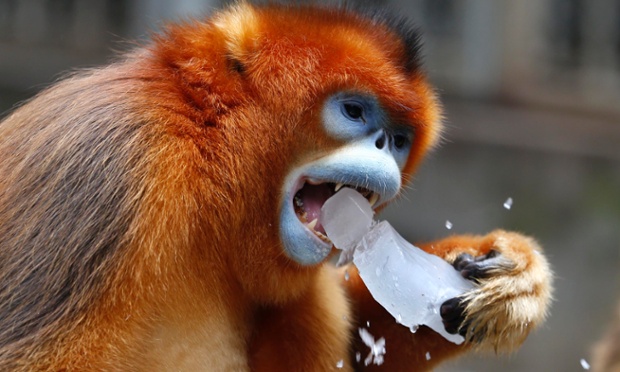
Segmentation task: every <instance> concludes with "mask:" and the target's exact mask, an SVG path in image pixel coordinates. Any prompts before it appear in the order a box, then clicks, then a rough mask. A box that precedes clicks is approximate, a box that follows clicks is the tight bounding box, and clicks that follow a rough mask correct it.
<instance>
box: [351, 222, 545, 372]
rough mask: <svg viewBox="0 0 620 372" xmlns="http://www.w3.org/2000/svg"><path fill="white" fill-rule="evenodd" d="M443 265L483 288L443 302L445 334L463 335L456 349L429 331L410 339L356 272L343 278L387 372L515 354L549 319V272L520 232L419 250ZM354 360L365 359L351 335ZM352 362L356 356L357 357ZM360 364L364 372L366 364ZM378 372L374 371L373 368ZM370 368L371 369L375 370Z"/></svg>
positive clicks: (463, 238) (458, 240)
mask: <svg viewBox="0 0 620 372" xmlns="http://www.w3.org/2000/svg"><path fill="white" fill-rule="evenodd" d="M419 246H420V247H421V248H422V249H423V250H425V251H427V252H429V253H432V254H435V255H437V256H439V257H442V258H444V259H445V260H447V261H448V262H450V263H452V264H453V265H454V266H455V268H456V269H457V270H459V271H461V274H462V275H463V276H465V277H466V278H469V279H471V280H474V281H476V282H478V283H479V285H478V286H477V287H476V288H475V289H473V290H472V291H470V292H468V293H466V294H465V295H463V296H462V297H460V298H456V299H451V300H448V301H446V302H445V303H444V304H443V305H442V307H441V315H442V318H443V320H444V324H445V325H446V329H447V330H448V331H451V332H459V333H461V334H462V335H464V336H465V338H466V342H465V343H463V344H462V345H456V344H453V343H451V342H449V341H447V340H445V339H444V338H443V337H442V336H440V335H439V334H437V333H435V332H434V331H432V330H431V329H429V328H427V327H420V329H419V330H418V331H417V332H415V333H411V332H410V331H409V329H408V328H406V327H404V326H402V325H400V324H398V323H396V321H395V319H394V318H393V317H392V316H391V315H390V314H389V313H388V312H387V311H386V310H385V309H383V307H381V305H379V304H378V303H377V302H376V301H375V300H374V299H373V298H372V296H371V295H370V293H369V292H368V290H367V289H366V287H365V285H364V283H363V282H362V280H361V278H360V277H359V274H358V271H357V269H356V268H355V267H354V266H353V265H351V266H350V267H348V268H347V269H346V270H347V272H348V277H349V279H348V280H345V279H343V283H344V285H345V287H346V288H347V289H348V293H349V296H350V298H351V301H352V312H353V314H354V317H355V322H356V324H355V325H356V327H355V328H354V329H355V330H356V332H357V328H359V327H365V326H366V322H367V321H368V322H370V328H369V331H370V333H371V334H373V336H374V337H375V338H380V337H384V338H385V340H386V350H387V352H386V354H385V362H384V364H383V365H382V366H381V367H382V368H386V370H390V371H418V370H427V369H430V368H433V367H434V366H435V365H436V364H438V363H440V362H441V361H442V360H445V359H447V358H450V357H453V356H456V355H457V354H460V353H463V352H465V351H467V350H470V349H472V348H476V349H493V350H495V351H510V350H513V349H515V348H517V347H518V346H519V345H521V343H522V342H523V341H524V340H525V338H526V337H527V335H528V334H529V332H530V331H531V330H532V329H534V328H536V326H537V325H539V324H540V323H541V322H542V321H543V320H544V318H545V316H546V313H547V309H548V306H549V303H550V300H551V278H552V274H551V270H550V269H549V265H548V263H547V261H546V259H545V258H544V256H543V255H542V253H541V251H540V248H539V247H538V245H537V244H536V243H535V242H534V241H533V240H532V239H530V238H527V237H524V236H522V235H519V234H516V233H510V232H505V231H500V230H498V231H494V232H492V233H490V234H488V235H486V236H454V237H450V238H446V239H444V240H440V241H437V242H433V243H427V244H422V245H419ZM354 339H355V340H356V341H355V347H354V350H353V353H354V355H355V353H356V352H361V353H362V356H364V355H365V353H367V352H368V347H366V346H365V345H364V344H363V342H362V341H361V340H360V337H359V336H357V335H355V336H354ZM353 360H355V357H353ZM363 362H364V361H363V357H362V361H361V362H360V363H358V366H359V368H360V369H363V366H364V363H363ZM374 367H376V366H374ZM374 367H373V366H372V365H369V366H367V367H366V368H367V369H368V370H372V369H373V368H374Z"/></svg>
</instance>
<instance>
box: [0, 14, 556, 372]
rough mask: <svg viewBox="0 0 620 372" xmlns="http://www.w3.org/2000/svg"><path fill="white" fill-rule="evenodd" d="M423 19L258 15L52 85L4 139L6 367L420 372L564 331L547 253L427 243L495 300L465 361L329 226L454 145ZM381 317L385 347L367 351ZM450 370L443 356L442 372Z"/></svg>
mask: <svg viewBox="0 0 620 372" xmlns="http://www.w3.org/2000/svg"><path fill="white" fill-rule="evenodd" d="M418 49H419V47H418V37H417V34H416V33H415V32H413V31H412V29H411V28H410V26H408V24H407V23H406V22H400V21H394V20H393V19H391V18H390V17H387V16H384V15H377V14H375V15H367V14H363V13H358V12H354V11H351V10H347V9H344V8H334V7H309V6H308V7H307V6H282V5H263V6H257V5H250V4H246V3H240V4H237V5H235V6H232V7H230V8H228V9H224V10H222V11H220V12H218V13H216V14H215V15H213V16H212V17H210V18H209V19H206V20H204V21H200V22H198V21H196V22H190V23H187V24H184V25H178V26H172V27H170V28H168V29H167V30H166V31H165V32H163V33H162V34H161V35H159V36H157V37H155V38H154V40H153V41H152V42H151V43H149V44H147V45H145V46H144V47H142V48H139V49H137V50H135V51H133V52H131V53H128V54H126V55H125V56H123V58H122V59H120V60H119V61H117V62H116V63H113V64H111V65H109V66H106V67H102V68H98V69H92V70H89V71H83V72H80V73H77V74H75V75H73V76H71V77H68V78H66V79H64V80H62V81H60V82H59V83H57V84H55V85H54V86H52V87H50V88H49V89H46V90H45V91H43V92H42V93H40V94H39V95H38V96H37V97H35V98H34V99H32V100H30V101H29V102H27V103H25V104H24V105H22V106H21V107H20V108H18V109H17V110H15V111H14V112H13V113H12V114H11V115H10V116H8V117H7V118H6V119H5V120H4V121H3V122H2V123H0V159H2V161H1V162H0V283H1V284H0V285H1V287H0V369H2V370H17V371H20V370H21V371H32V370H43V371H58V370H74V371H82V370H119V371H129V370H131V371H138V370H144V371H154V370H162V371H169V370H179V371H180V370H184V371H199V370H208V371H280V370H282V371H327V370H334V369H337V368H338V367H342V368H341V369H342V370H343V371H352V370H359V369H364V368H367V369H369V370H370V369H373V368H379V369H383V370H386V371H417V370H426V369H429V368H432V367H433V366H434V365H436V364H437V363H439V362H441V361H442V360H445V359H446V358H449V357H453V356H456V355H458V354H461V353H463V352H466V351H468V350H472V349H484V348H492V349H495V350H511V349H513V348H515V347H517V346H518V345H520V344H521V343H522V342H523V340H524V339H525V337H526V336H527V334H528V333H529V332H530V330H532V329H533V328H535V327H536V326H537V325H538V324H540V323H541V322H542V321H543V319H544V318H545V316H546V313H547V308H548V305H549V301H550V300H549V299H550V296H551V284H550V283H551V274H550V270H549V268H548V264H547V262H546V260H545V258H544V256H543V255H542V254H540V249H539V248H538V247H537V245H536V243H535V242H534V241H533V240H531V239H530V238H527V237H523V236H521V235H518V234H515V233H510V232H504V231H496V232H493V233H491V234H489V235H487V236H480V237H478V236H456V237H451V238H447V239H445V240H440V241H437V242H434V243H429V244H425V245H422V247H423V248H424V249H425V250H427V251H428V252H430V253H433V254H436V255H438V256H440V257H442V258H444V259H446V260H447V261H448V262H451V263H453V264H454V266H455V268H456V269H458V270H460V271H461V272H462V274H463V275H464V276H466V277H468V278H470V279H472V280H474V281H476V283H477V286H476V288H475V289H474V290H472V291H471V292H469V293H467V294H466V295H465V296H463V297H460V298H457V299H454V300H449V301H447V302H446V303H444V305H443V306H442V308H441V313H442V316H443V319H444V324H445V326H446V329H448V330H450V331H451V332H454V333H456V332H459V333H461V334H463V335H464V336H465V337H466V340H467V341H466V342H465V343H464V344H462V345H458V346H457V345H455V344H452V343H450V342H448V341H446V340H444V339H443V338H442V337H440V336H438V335H437V334H436V333H434V332H433V331H431V330H429V329H426V328H421V329H420V330H419V331H418V332H416V333H411V332H410V331H409V329H407V328H405V327H402V326H400V325H398V324H397V323H396V322H395V321H394V319H393V318H392V317H391V316H390V315H389V314H388V313H387V312H386V311H385V310H384V309H383V308H382V307H381V306H380V305H378V304H377V303H376V302H375V301H374V300H373V298H372V297H371V296H370V294H369V293H368V291H367V290H366V288H365V286H364V284H363V282H362V281H361V280H360V278H359V276H358V275H357V274H356V270H355V268H354V267H349V268H348V272H349V274H350V279H349V280H344V279H343V270H336V269H335V268H333V266H331V265H330V264H329V263H328V262H327V261H328V260H329V257H330V256H331V255H333V254H334V248H333V247H332V244H331V243H330V241H329V239H327V238H326V237H325V236H324V235H323V234H322V230H321V224H320V221H314V218H315V216H316V215H317V211H318V209H320V206H321V205H322V203H323V202H324V201H325V200H326V199H327V198H328V197H329V196H331V195H333V194H334V192H335V191H336V188H337V187H340V185H346V186H348V187H353V188H357V189H358V190H360V191H362V192H363V193H364V194H365V195H367V196H368V198H369V200H371V201H372V203H373V206H374V208H375V209H377V210H379V209H381V208H383V207H384V206H385V205H386V203H389V202H390V201H391V200H393V199H394V198H395V197H397V195H398V194H399V193H400V191H401V186H402V184H403V183H405V182H407V181H408V180H409V179H410V178H411V175H412V174H413V172H414V171H415V169H416V167H417V166H418V165H419V163H420V161H421V160H422V158H423V155H424V154H425V153H426V152H427V151H428V150H429V149H431V148H432V147H433V145H434V144H436V143H437V141H438V138H439V136H440V131H441V124H440V118H441V112H440V111H441V109H440V105H439V103H438V102H437V98H436V96H435V94H434V92H433V89H432V87H431V86H430V85H429V84H428V83H427V81H426V79H425V77H424V74H423V71H422V69H421V68H420V65H419V56H418ZM367 321H370V322H371V323H372V327H373V328H372V329H373V330H377V331H376V332H377V334H376V335H377V336H383V337H385V340H386V345H387V350H388V352H387V354H386V355H385V361H384V364H383V365H382V366H377V365H369V366H367V367H366V366H364V363H360V362H357V361H356V358H355V355H356V353H357V352H362V353H364V352H365V351H366V350H365V346H364V345H363V343H361V341H360V339H359V336H358V333H357V329H358V327H360V326H361V324H365V323H366V322H367ZM427 352H430V354H431V355H432V358H431V359H430V360H426V359H427V358H425V355H426V353H427Z"/></svg>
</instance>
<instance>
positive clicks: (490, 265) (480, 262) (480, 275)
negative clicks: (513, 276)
mask: <svg viewBox="0 0 620 372" xmlns="http://www.w3.org/2000/svg"><path fill="white" fill-rule="evenodd" d="M453 266H454V268H455V269H456V270H458V271H460V272H461V275H462V276H463V278H465V279H469V280H476V279H484V278H488V277H489V276H490V275H491V274H492V271H493V270H494V269H497V268H502V267H505V266H507V262H506V259H504V257H502V255H501V254H500V253H499V252H498V251H495V250H492V251H490V252H489V253H487V254H485V255H483V256H479V257H476V258H474V257H472V256H471V255H470V254H467V253H463V254H461V255H459V256H458V257H457V258H456V260H454V264H453Z"/></svg>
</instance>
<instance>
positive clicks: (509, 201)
mask: <svg viewBox="0 0 620 372" xmlns="http://www.w3.org/2000/svg"><path fill="white" fill-rule="evenodd" d="M504 208H506V209H508V210H510V208H512V198H508V199H506V201H505V202H504Z"/></svg>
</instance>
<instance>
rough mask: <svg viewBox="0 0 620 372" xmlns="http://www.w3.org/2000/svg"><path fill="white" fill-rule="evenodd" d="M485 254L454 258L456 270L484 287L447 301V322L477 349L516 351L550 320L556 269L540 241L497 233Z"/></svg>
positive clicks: (485, 245)
mask: <svg viewBox="0 0 620 372" xmlns="http://www.w3.org/2000/svg"><path fill="white" fill-rule="evenodd" d="M470 252H471V253H470ZM482 252H486V253H484V254H482V255H479V256H474V255H475V254H476V250H475V249H469V250H467V251H465V252H463V253H460V254H459V255H458V256H456V258H455V259H454V261H453V265H454V267H455V269H457V270H458V271H460V272H461V275H463V277H465V278H467V279H470V280H473V281H475V282H476V283H478V284H479V286H478V287H477V288H476V289H474V290H472V291H471V292H468V293H466V294H464V295H463V296H461V297H457V298H453V299H450V300H448V301H446V302H444V303H443V304H442V306H441V309H440V312H441V317H442V320H443V323H444V326H445V328H446V330H447V331H448V332H450V333H453V334H455V333H459V334H461V335H462V336H463V337H465V339H466V340H467V341H468V342H470V343H472V344H475V345H479V346H481V347H491V348H493V349H494V350H495V351H510V350H512V349H514V348H516V347H518V346H519V345H521V343H522V342H523V341H524V340H525V338H526V337H527V335H528V334H529V332H530V330H532V329H534V328H535V327H536V326H537V325H538V324H539V323H541V322H542V321H543V320H544V318H545V317H546V315H547V309H548V307H549V303H550V301H551V280H552V274H551V270H550V269H549V265H548V263H547V261H546V259H545V258H544V256H543V255H542V254H541V252H540V248H539V247H538V245H537V244H536V242H534V241H533V240H532V239H530V238H527V237H524V236H522V235H519V234H515V233H509V232H505V231H496V232H493V233H491V234H489V235H487V236H486V237H485V238H484V239H483V241H482V244H481V245H480V247H479V250H478V253H482ZM472 253H473V254H472Z"/></svg>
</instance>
